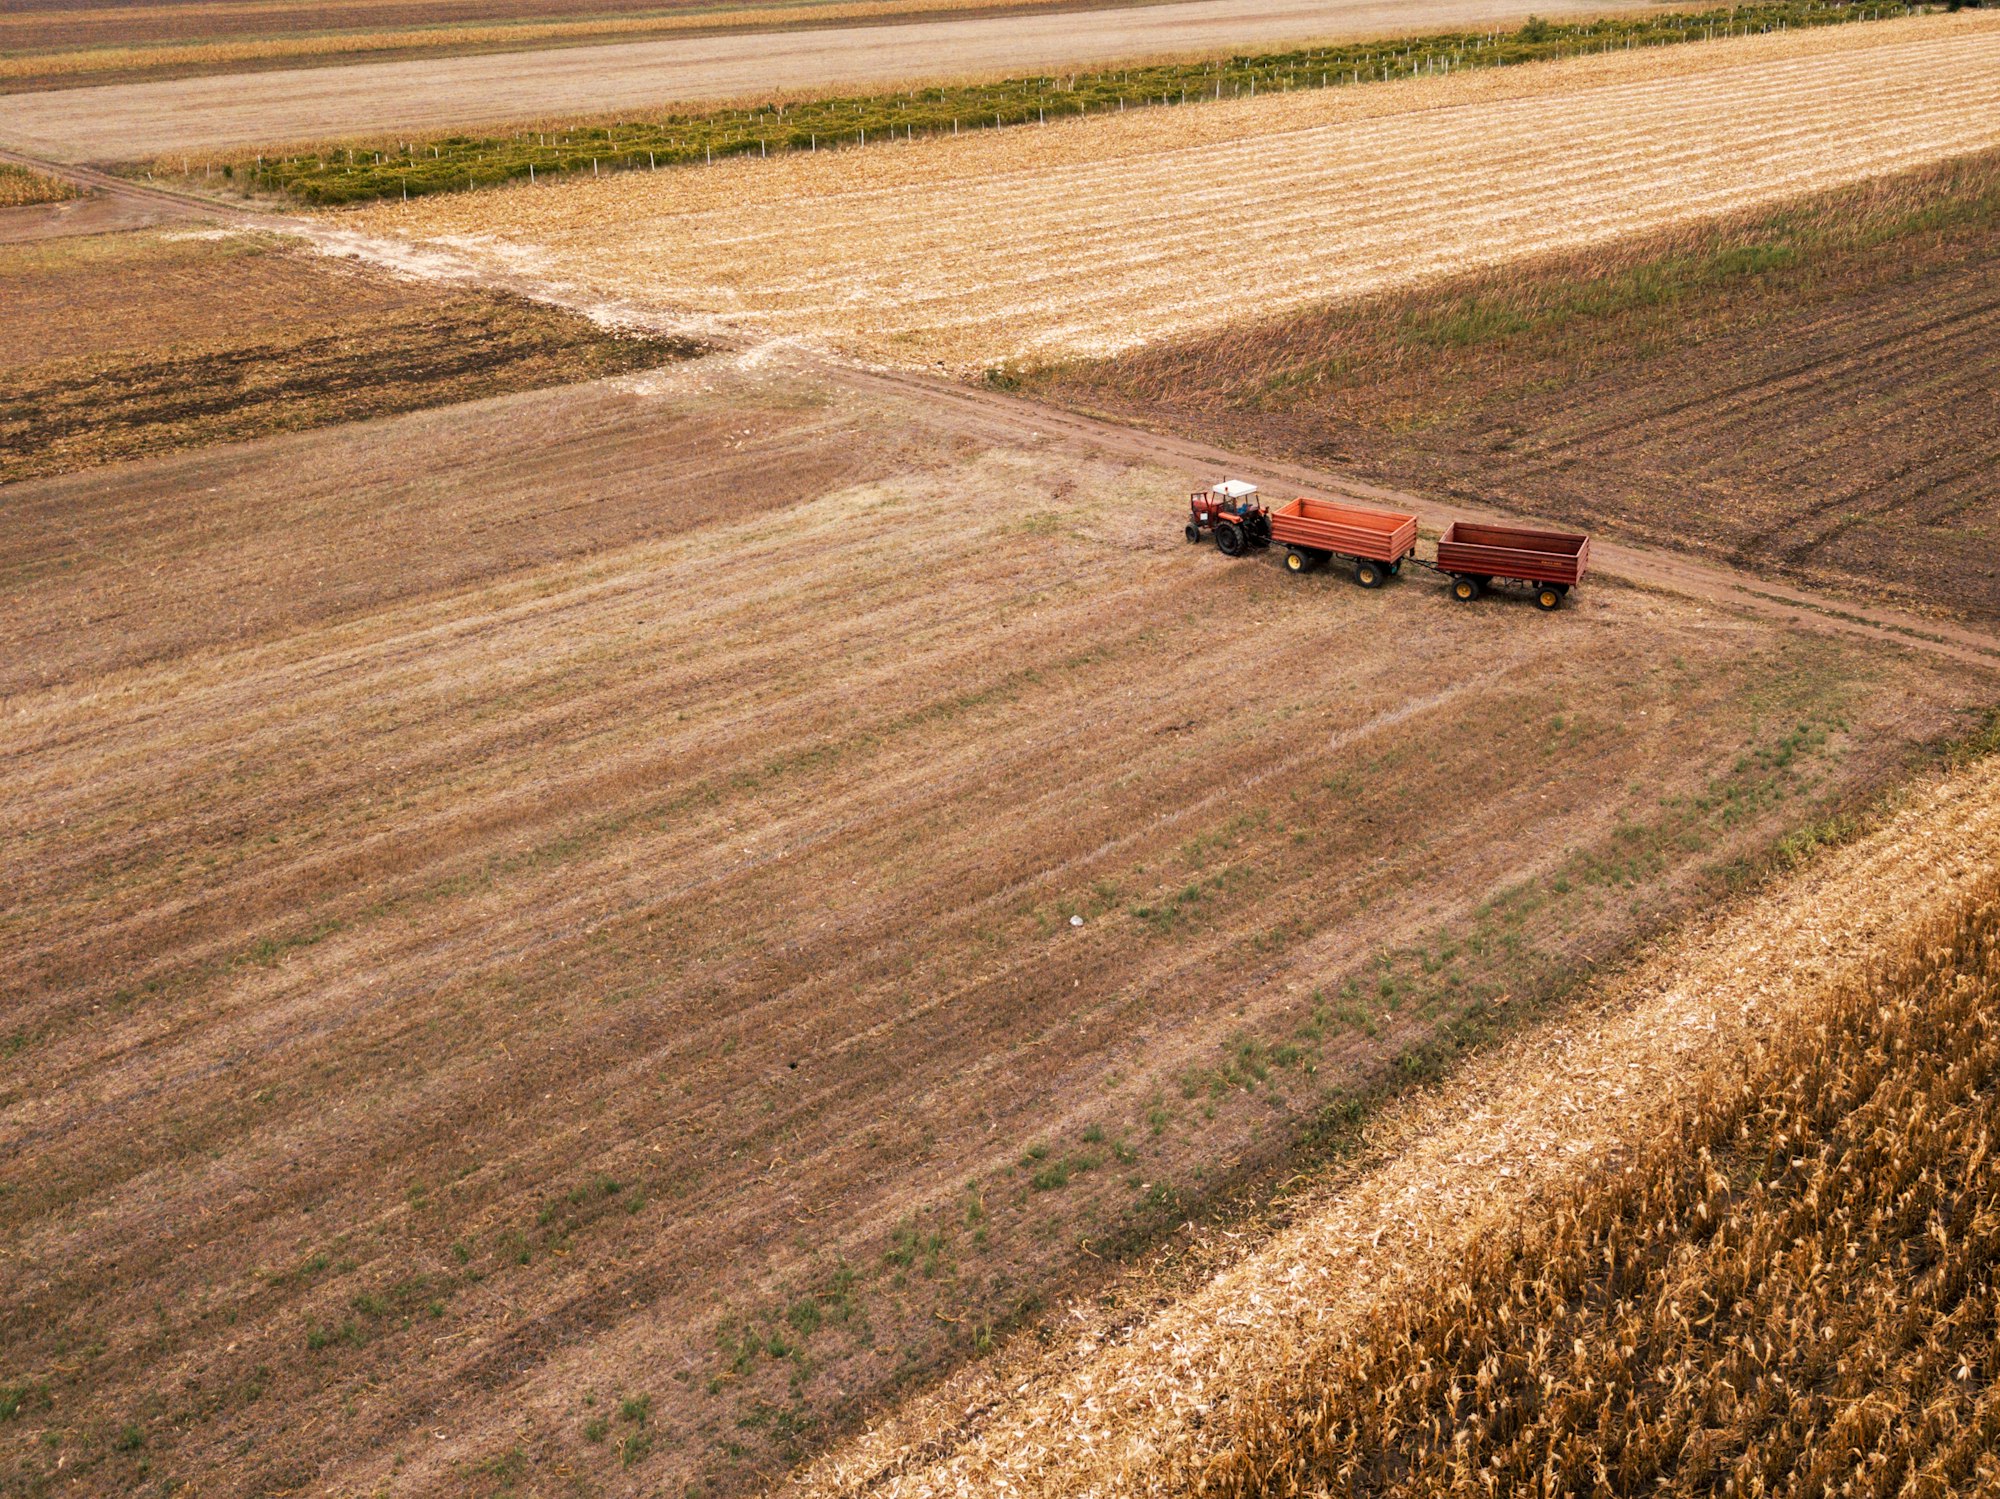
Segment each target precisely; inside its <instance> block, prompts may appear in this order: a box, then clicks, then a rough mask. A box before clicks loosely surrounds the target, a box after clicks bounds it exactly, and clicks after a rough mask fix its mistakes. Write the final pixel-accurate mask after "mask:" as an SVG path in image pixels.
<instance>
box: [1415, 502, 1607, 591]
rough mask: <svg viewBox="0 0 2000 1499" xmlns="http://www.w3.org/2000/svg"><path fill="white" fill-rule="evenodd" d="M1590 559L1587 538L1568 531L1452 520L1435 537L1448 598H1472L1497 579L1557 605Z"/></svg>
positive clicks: (1579, 577) (1439, 566) (1581, 574)
mask: <svg viewBox="0 0 2000 1499" xmlns="http://www.w3.org/2000/svg"><path fill="white" fill-rule="evenodd" d="M1589 563H1590V538H1589V537H1588V536H1579V535H1577V534H1576V533H1574V532H1571V531H1530V530H1527V529H1526V528H1524V527H1520V526H1484V525H1475V524H1473V523H1472V522H1470V521H1462V520H1461V521H1453V522H1452V523H1451V524H1450V525H1448V526H1446V527H1445V528H1444V535H1442V536H1440V537H1439V538H1438V550H1437V570H1438V571H1439V572H1441V573H1448V574H1450V575H1451V591H1452V596H1453V597H1455V598H1460V599H1466V600H1471V599H1476V598H1478V597H1479V595H1480V594H1482V593H1484V592H1485V591H1486V589H1487V586H1488V585H1489V584H1492V583H1495V582H1509V583H1526V584H1528V585H1529V586H1530V587H1532V588H1533V589H1534V590H1535V604H1536V606H1537V607H1538V608H1542V609H1556V608H1560V607H1561V605H1562V601H1563V595H1564V594H1566V593H1568V592H1569V591H1570V589H1571V588H1573V587H1575V586H1576V584H1577V583H1578V581H1580V580H1581V579H1582V577H1583V570H1584V568H1585V567H1587V566H1588V565H1589Z"/></svg>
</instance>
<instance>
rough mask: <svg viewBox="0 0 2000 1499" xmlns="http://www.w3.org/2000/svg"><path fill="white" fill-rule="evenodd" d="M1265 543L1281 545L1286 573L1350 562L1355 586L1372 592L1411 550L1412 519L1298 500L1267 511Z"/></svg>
mask: <svg viewBox="0 0 2000 1499" xmlns="http://www.w3.org/2000/svg"><path fill="white" fill-rule="evenodd" d="M1271 540H1273V541H1275V542H1278V543H1280V544H1281V545H1282V546H1284V548H1285V567H1286V568H1287V569H1288V570H1289V571H1291V572H1295V573H1302V572H1304V571H1306V570H1307V569H1308V568H1312V567H1317V566H1318V565H1319V564H1320V563H1322V562H1324V561H1326V559H1327V558H1329V557H1339V558H1341V559H1343V560H1344V561H1347V562H1352V563H1353V564H1354V581H1355V582H1357V583H1359V584H1360V585H1361V586H1362V587H1363V588H1376V587H1380V586H1381V583H1382V580H1383V579H1385V578H1388V577H1392V576H1394V575H1395V574H1396V573H1399V572H1401V571H1402V569H1403V559H1404V558H1405V557H1408V556H1409V555H1410V554H1411V553H1412V552H1414V551H1415V550H1416V549H1417V518H1416V517H1415V516H1414V515H1404V514H1402V513H1401V512H1400V511H1395V510H1362V509H1358V508H1357V507H1355V506H1353V505H1336V504H1334V503H1333V502H1332V501H1331V500H1309V499H1306V498H1304V497H1303V496H1301V497H1300V498H1298V499H1296V500H1293V501H1292V502H1291V504H1289V505H1286V506H1284V507H1283V508H1282V509H1279V510H1276V511H1273V512H1272V514H1271Z"/></svg>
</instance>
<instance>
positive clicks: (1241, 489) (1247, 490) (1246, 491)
mask: <svg viewBox="0 0 2000 1499" xmlns="http://www.w3.org/2000/svg"><path fill="white" fill-rule="evenodd" d="M1211 493H1213V494H1218V495H1220V496H1221V497H1222V498H1223V499H1225V500H1247V499H1249V498H1250V497H1251V496H1252V495H1254V494H1256V493H1257V486H1256V485H1254V484H1246V483H1244V482H1243V480H1241V479H1224V480H1222V481H1221V482H1219V483H1218V484H1216V486H1215V487H1214V489H1213V490H1212V491H1211Z"/></svg>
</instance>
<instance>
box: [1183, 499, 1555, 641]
mask: <svg viewBox="0 0 2000 1499" xmlns="http://www.w3.org/2000/svg"><path fill="white" fill-rule="evenodd" d="M1186 534H1187V539H1188V540H1189V541H1191V542H1198V541H1200V540H1202V538H1203V537H1212V538H1214V541H1215V549H1216V550H1217V551H1219V552H1221V553H1222V555H1223V556H1225V557H1241V556H1242V555H1243V554H1244V553H1246V552H1250V551H1254V550H1259V549H1262V548H1264V547H1268V546H1271V545H1272V544H1273V543H1275V544H1277V545H1278V546H1282V547H1283V548H1284V549H1285V570H1286V571H1287V572H1294V573H1302V572H1309V571H1310V570H1311V569H1313V568H1315V567H1319V566H1322V565H1323V564H1325V563H1327V562H1329V561H1333V560H1336V559H1337V560H1339V561H1341V562H1345V563H1348V564H1350V565H1351V566H1352V567H1353V568H1354V581H1355V582H1357V583H1359V584H1360V585H1361V586H1362V587H1363V588H1379V587H1381V586H1382V584H1383V583H1384V582H1385V581H1387V580H1388V579H1390V578H1393V577H1394V576H1395V575H1396V574H1397V573H1399V572H1401V571H1402V570H1403V564H1404V563H1406V562H1408V563H1413V564H1414V565H1416V566H1418V567H1424V568H1429V569H1430V570H1431V571H1433V572H1438V573H1442V574H1444V575H1445V576H1446V577H1447V578H1449V579H1451V591H1452V596H1453V597H1454V598H1459V599H1464V600H1467V601H1468V602H1469V601H1471V600H1473V599H1476V598H1478V597H1479V596H1480V595H1481V594H1482V593H1484V592H1485V591H1486V590H1487V589H1488V588H1490V587H1492V586H1493V585H1494V584H1495V583H1524V584H1526V585H1527V586H1528V587H1529V588H1531V589H1533V590H1534V596H1535V604H1536V607H1538V608H1542V609H1559V608H1561V607H1562V601H1563V598H1564V597H1565V596H1566V595H1567V594H1568V593H1569V591H1570V589H1572V588H1574V587H1575V586H1576V585H1577V583H1579V582H1580V581H1581V580H1582V578H1583V572H1584V569H1585V568H1586V567H1587V566H1588V565H1589V563H1590V538H1589V537H1588V536H1584V535H1580V534H1578V533H1575V532H1570V531H1531V530H1529V529H1527V528H1526V527H1524V526H1488V525H1479V524H1475V523H1473V522H1471V521H1462V520H1461V521H1453V522H1452V523H1451V524H1450V525H1448V526H1446V527H1445V529H1444V534H1443V535H1442V536H1440V537H1439V538H1438V543H1437V556H1436V558H1435V559H1434V560H1427V559H1425V558H1423V557H1419V556H1418V555H1417V518H1416V517H1415V516H1414V515H1405V514H1403V513H1401V512H1400V511H1395V510H1363V509H1361V508H1359V507H1357V506H1354V505H1336V504H1334V503H1333V502H1332V501H1330V500H1309V499H1306V498H1304V497H1303V496H1301V497H1300V498H1299V499H1296V500H1293V501H1292V502H1291V503H1290V504H1289V505H1285V506H1283V507H1281V508H1280V509H1277V510H1272V509H1270V508H1269V507H1268V506H1266V505H1264V504H1263V503H1262V502H1261V501H1259V500H1258V498H1257V486H1256V485H1254V484H1246V483H1244V482H1243V481H1242V480H1241V479H1224V480H1223V481H1222V482H1221V483H1219V484H1216V485H1214V486H1213V487H1211V488H1208V489H1199V490H1196V491H1195V492H1194V493H1193V494H1191V495H1189V496H1188V522H1187V533H1186Z"/></svg>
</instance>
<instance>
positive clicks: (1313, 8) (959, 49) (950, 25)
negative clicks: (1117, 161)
mask: <svg viewBox="0 0 2000 1499" xmlns="http://www.w3.org/2000/svg"><path fill="white" fill-rule="evenodd" d="M1534 8H1535V9H1536V10H1538V11H1540V12H1542V13H1543V14H1547V15H1574V14H1578V13H1585V14H1593V15H1594V14H1601V13H1608V12H1616V11H1620V10H1625V9H1636V8H1640V7H1638V6H1637V5H1636V4H1634V3H1633V0H1608V3H1607V0H1594V3H1585V0H1553V3H1551V4H1543V5H1537V6H1536V7H1534ZM1524 14H1525V11H1524V8H1523V7H1522V6H1521V5H1519V4H1518V3H1515V0H1417V3H1411V0H1175V3H1169V4H1157V5H1125V6H1115V5H1114V6H1112V7H1110V8H1100V9H1087V10H1063V9H1057V8H1055V7H1048V8H1042V7H1036V8H1034V9H1033V10H1032V11H1030V12H1028V13H1025V14H1004V13H1003V14H999V15H987V16H983V17H982V16H979V15H973V16H970V17H967V18H965V19H940V20H931V21H921V22H918V21H905V22H899V23H897V24H893V25H880V24H874V25H868V24H864V25H852V26H833V27H819V28H803V29H800V30H796V31H763V32H755V33H749V34H740V35H734V36H678V37H671V38H663V39H660V40H652V41H649V40H633V41H625V42H620V43H618V44H616V45H610V46H575V47H562V48H552V49H543V50H538V51H533V52H508V53H500V54H491V55H485V56H470V57H458V58H445V59H440V58H424V59H412V60H408V61H393V62H356V63H351V64H349V65H347V66H344V67H340V68H333V69H329V68H324V67H318V68H289V69H279V70H276V71H269V72H259V73H242V74H230V75H220V76H215V77H195V78H185V79H177V80H170V81H163V82H153V83H119V84H105V85H100V86H94V87H89V88H73V89H65V90H59V91H50V92H40V93H21V94H14V95H11V96H9V97H6V98H4V99H0V143H4V144H6V145H10V146H14V147H16V148H18V149H21V150H24V151H30V152H33V153H34V154H36V155H38V156H42V157H46V158H49V159H52V160H59V161H143V160H149V159H151V158H153V157H155V156H160V155H165V154H170V153H173V152H177V151H178V152H192V153H195V154H203V153H210V152H223V151H235V150H240V149H244V148H248V149H251V150H255V149H257V148H259V147H263V146H289V145H293V144H297V143H301V142H312V141H320V140H331V139H336V138H346V139H352V138H354V137H357V136H383V135H390V134H398V133H405V132H407V133H414V134H420V135H421V134H434V133H437V132H439V131H446V130H452V129H456V128H458V127H461V126H477V125H493V124H507V123H511V122H515V121H520V120H536V119H555V118H571V119H573V118H575V117H576V116H578V115H598V114H604V113H607V112H610V111H614V110H619V111H624V110H635V109H657V108H661V107H663V106H666V105H669V104H673V103H677V102H703V101H717V100H730V99H745V98H749V99H768V98H771V97H772V96H773V95H778V96H792V95H799V94H817V93H827V92H833V91H844V90H851V89H859V88H875V87H883V86H890V87H895V86H907V85H911V84H917V83H932V82H945V81H953V80H958V79H963V78H967V77H977V76H1000V75H1019V74H1022V73H1038V72H1049V71H1054V70H1059V69H1070V68H1078V67H1090V66H1094V65H1102V64H1105V63H1114V62H1129V61H1134V60H1140V59H1146V58H1156V57H1163V56H1174V55H1187V54H1201V55H1213V54H1215V53H1218V52H1222V53H1226V52H1229V51H1231V50H1233V49H1239V48H1250V49H1253V50H1264V51H1268V50H1271V49H1273V48H1276V47H1280V46H1288V45H1294V44H1297V43H1300V42H1306V41H1317V40H1335V39H1339V38H1351V37H1377V36H1383V35H1395V34H1399V33H1402V32H1405V31H1437V30H1456V29H1463V28H1466V27H1472V26H1483V25H1493V24H1509V25H1511V24H1514V23H1516V22H1518V21H1520V20H1521V19H1522V18H1523V16H1524Z"/></svg>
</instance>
